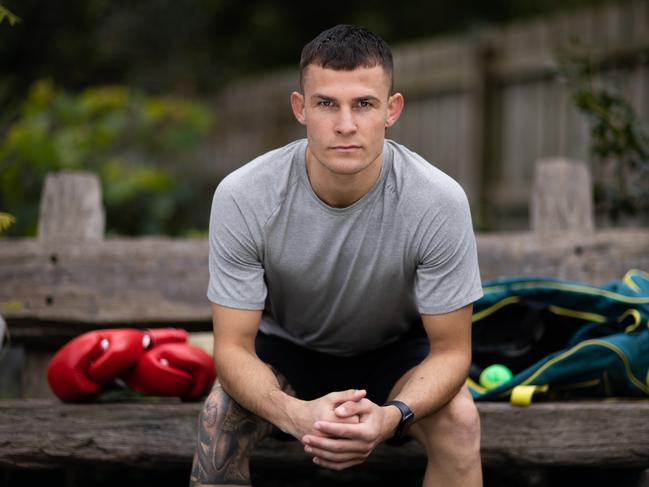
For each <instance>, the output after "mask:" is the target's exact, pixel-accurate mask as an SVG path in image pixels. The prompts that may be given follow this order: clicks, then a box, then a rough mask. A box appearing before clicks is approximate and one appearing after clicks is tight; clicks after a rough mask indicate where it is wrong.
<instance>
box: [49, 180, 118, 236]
mask: <svg viewBox="0 0 649 487" xmlns="http://www.w3.org/2000/svg"><path fill="white" fill-rule="evenodd" d="M104 228H105V214H104V209H103V206H102V203H101V185H100V183H99V178H97V176H96V175H95V174H92V173H86V172H80V171H62V172H59V173H54V174H49V175H48V176H47V179H46V180H45V188H44V189H43V194H42V196H41V207H40V215H39V220H38V239H39V240H41V241H79V240H101V239H103V238H104Z"/></svg>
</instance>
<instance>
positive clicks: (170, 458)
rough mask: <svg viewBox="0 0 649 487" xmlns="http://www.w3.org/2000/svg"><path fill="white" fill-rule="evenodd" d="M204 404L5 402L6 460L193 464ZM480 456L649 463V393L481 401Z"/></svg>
mask: <svg viewBox="0 0 649 487" xmlns="http://www.w3.org/2000/svg"><path fill="white" fill-rule="evenodd" d="M200 407H201V404H198V403H180V402H175V401H172V400H169V401H167V400H162V401H161V402H159V403H152V402H131V403H111V404H88V405H74V404H62V403H60V402H58V401H48V400H3V401H0V467H9V468H16V467H18V468H49V467H58V466H69V465H83V464H90V463H92V464H96V463H101V464H106V465H108V464H113V465H129V466H137V467H142V468H146V467H155V466H161V465H164V466H185V467H186V466H187V465H188V464H189V463H190V462H191V457H192V455H193V449H194V437H195V430H196V420H197V415H198V412H199V410H200ZM478 407H479V410H480V415H481V423H482V425H481V427H482V456H483V461H484V463H485V465H488V466H513V465H520V466H598V467H602V466H607V467H628V468H630V467H633V468H636V467H637V468H647V467H649V421H647V417H649V401H646V400H644V401H643V400H639V401H631V400H624V401H612V400H608V401H579V402H561V403H558V402H557V403H539V404H533V405H532V406H530V407H528V408H519V407H515V406H511V405H509V404H507V403H479V404H478ZM395 459H398V460H399V461H407V462H421V463H422V464H423V462H424V455H423V450H422V449H421V447H419V445H418V444H416V443H415V442H414V441H413V442H409V443H408V444H406V445H404V446H402V447H398V448H395V447H390V446H386V445H381V446H380V447H379V448H378V449H377V450H376V451H375V452H374V453H373V455H372V456H371V457H370V459H369V460H368V463H369V464H372V465H376V466H381V465H383V466H385V465H391V464H393V463H394V462H395ZM253 460H254V461H255V462H257V463H258V464H259V463H270V464H273V465H277V464H282V463H291V464H292V465H296V464H300V463H301V462H302V463H303V464H305V465H306V464H310V460H309V458H308V457H307V456H306V455H305V454H304V453H303V451H302V448H301V447H300V444H299V443H298V442H296V441H290V442H284V441H280V440H275V439H270V438H269V439H266V440H264V441H263V442H262V443H261V444H260V445H259V447H258V448H257V450H256V452H255V454H254V456H253Z"/></svg>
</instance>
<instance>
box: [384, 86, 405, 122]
mask: <svg viewBox="0 0 649 487" xmlns="http://www.w3.org/2000/svg"><path fill="white" fill-rule="evenodd" d="M403 104H404V100H403V95H402V94H401V93H395V94H394V95H392V96H391V97H390V98H388V115H387V117H386V119H385V126H386V127H391V126H392V125H394V124H395V122H396V121H397V120H399V117H400V116H401V112H402V111H403Z"/></svg>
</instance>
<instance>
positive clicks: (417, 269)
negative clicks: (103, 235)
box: [191, 25, 482, 487]
mask: <svg viewBox="0 0 649 487" xmlns="http://www.w3.org/2000/svg"><path fill="white" fill-rule="evenodd" d="M300 68H301V72H300V92H294V93H292V94H291V106H292V109H293V113H294V114H295V117H296V118H297V120H298V121H299V122H300V123H302V124H303V125H305V126H306V132H307V138H306V140H299V141H296V142H294V143H292V144H289V145H287V146H285V147H283V148H280V149H277V150H275V151H272V152H269V153H267V154H265V155H263V156H261V157H259V158H257V159H255V160H254V161H252V162H250V163H249V164H247V165H245V166H244V167H242V168H240V169H238V170H237V171H235V172H234V173H232V174H231V175H229V176H228V177H227V178H225V179H224V180H223V181H222V182H221V184H220V185H219V187H218V188H217V190H216V192H215V195H214V201H213V206H212V214H211V220H210V237H209V240H210V259H209V266H210V283H209V287H208V293H207V295H208V297H209V299H210V301H211V302H212V309H213V322H214V354H215V355H214V356H215V360H216V365H217V371H218V375H219V380H218V381H217V383H216V384H215V386H214V388H213V390H212V392H211V393H210V395H209V396H208V398H207V400H206V401H205V405H204V409H203V412H202V414H201V417H200V418H199V432H198V443H197V449H196V455H195V458H194V466H193V470H192V479H191V483H192V485H210V486H215V485H250V474H249V469H248V456H249V453H250V451H251V448H252V447H253V446H254V445H255V443H256V442H257V441H258V440H259V439H261V438H262V437H264V436H266V435H268V434H270V433H271V432H272V431H273V430H274V429H275V430H280V431H282V432H284V433H285V434H288V435H290V436H292V437H294V438H296V439H297V440H299V441H301V442H302V444H303V445H304V450H305V453H306V454H308V455H309V456H310V457H312V458H313V461H314V462H315V463H316V464H318V465H320V466H322V467H324V468H329V469H334V470H340V469H344V468H347V467H350V466H352V465H356V464H359V463H362V462H363V461H364V460H365V459H366V458H367V457H368V456H369V454H370V453H371V452H372V450H373V449H374V448H375V447H376V446H377V445H378V444H379V443H381V442H383V441H386V440H388V441H389V440H399V439H401V438H403V437H405V436H410V437H413V438H415V439H416V440H418V441H419V442H420V443H421V444H422V445H423V446H424V448H425V450H426V453H427V455H428V464H427V468H426V473H425V477H424V485H425V486H432V485H444V486H453V485H458V486H463V487H467V486H475V485H480V484H481V483H482V477H481V465H480V453H479V443H480V439H479V430H480V426H479V419H478V414H477V410H476V408H475V405H474V404H473V401H472V399H471V396H470V394H469V392H468V391H467V390H466V389H465V388H464V387H463V383H464V380H465V378H466V376H467V374H468V369H469V365H470V355H471V309H472V308H471V305H472V303H473V301H475V300H476V299H478V298H480V297H481V295H482V289H481V283H480V276H479V271H478V265H477V257H476V248H475V238H474V235H473V231H472V228H471V218H470V213H469V207H468V203H467V201H466V197H465V195H464V192H463V191H462V189H461V188H460V186H459V185H458V184H457V183H456V182H455V181H453V180H452V179H451V178H450V177H448V176H446V175H445V174H443V173H442V172H441V171H439V170H438V169H436V168H435V167H433V166H432V165H430V164H429V163H428V162H426V161H424V160H423V159H422V158H421V157H419V156H418V155H416V154H415V153H413V152H410V151H409V150H408V149H406V148H405V147H403V146H400V145H398V144H396V143H394V142H392V141H388V140H385V129H386V128H387V127H390V126H391V125H393V124H394V123H395V122H396V121H397V119H398V118H399V115H400V114H401V111H402V109H403V104H404V100H403V96H402V95H401V94H399V93H392V54H391V52H390V49H389V47H388V46H387V45H386V44H385V42H384V41H383V40H382V39H380V38H379V37H378V36H376V35H374V34H372V33H370V32H368V31H367V30H365V29H363V28H361V27H356V26H349V25H339V26H336V27H334V28H332V29H329V30H327V31H325V32H323V33H321V34H320V35H319V36H318V37H316V38H315V39H314V40H313V41H311V42H310V43H309V44H307V45H306V46H305V47H304V50H303V51H302V59H301V63H300ZM388 399H389V400H390V401H392V402H386V401H387V400H388ZM395 442H396V441H395Z"/></svg>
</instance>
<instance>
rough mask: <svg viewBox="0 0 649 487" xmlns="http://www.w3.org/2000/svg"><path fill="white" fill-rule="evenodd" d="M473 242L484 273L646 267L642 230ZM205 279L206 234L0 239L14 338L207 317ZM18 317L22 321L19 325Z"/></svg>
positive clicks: (611, 274)
mask: <svg viewBox="0 0 649 487" xmlns="http://www.w3.org/2000/svg"><path fill="white" fill-rule="evenodd" d="M477 239H478V253H479V259H480V267H481V273H482V278H483V279H490V278H494V277H499V276H515V275H540V276H551V277H560V278H566V279H575V280H580V281H583V282H587V283H591V284H600V283H603V282H605V281H608V280H609V279H619V278H621V277H622V276H623V275H624V273H625V272H626V271H627V270H629V269H630V268H639V269H643V270H646V269H649V251H648V250H649V230H647V229H638V230H633V229H625V230H604V231H599V232H597V233H595V234H592V235H558V236H554V237H552V238H547V239H544V238H539V237H537V236H535V235H533V234H530V233H520V234H478V236H477ZM207 282H208V269H207V240H205V239H197V240H175V239H169V238H142V239H114V240H104V241H97V242H93V243H87V242H85V243H84V242H69V243H66V244H56V243H52V244H49V243H43V242H38V241H36V240H31V239H15V240H12V239H9V240H6V241H3V242H2V245H0V313H2V314H3V316H4V317H5V319H6V320H7V322H8V323H9V326H10V330H11V333H12V336H13V337H14V339H15V340H18V341H19V340H20V339H21V337H22V336H27V335H29V333H31V332H29V331H28V330H30V329H31V330H33V331H34V332H35V333H41V332H42V333H45V334H47V330H46V329H47V327H49V326H51V328H52V330H54V329H55V328H56V322H61V323H63V322H65V324H64V325H62V326H61V327H60V328H61V329H69V330H71V332H74V333H78V332H79V330H80V329H83V328H88V327H96V326H98V325H99V326H102V325H111V324H115V323H125V324H128V323H159V324H165V323H179V322H182V323H188V322H203V323H209V322H210V320H211V312H210V306H209V303H208V301H207V298H206V297H205V292H206V289H207ZM18 319H21V320H27V321H25V323H24V325H25V326H24V327H23V326H22V325H23V323H21V322H18V321H17V320H18ZM34 319H37V320H44V322H43V323H41V324H39V323H34V322H33V321H29V320H34ZM21 328H23V330H22V331H21ZM39 330H40V331H39Z"/></svg>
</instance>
